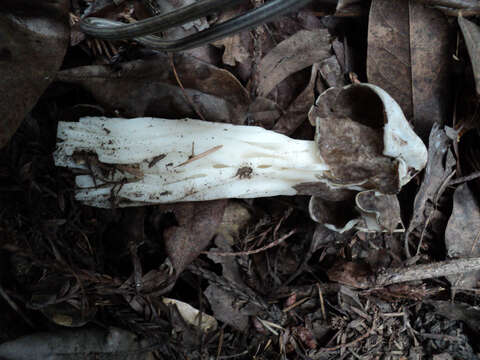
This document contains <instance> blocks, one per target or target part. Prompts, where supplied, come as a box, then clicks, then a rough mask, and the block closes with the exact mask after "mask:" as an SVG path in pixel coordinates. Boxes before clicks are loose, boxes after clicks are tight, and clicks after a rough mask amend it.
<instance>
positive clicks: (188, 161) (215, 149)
mask: <svg viewBox="0 0 480 360" xmlns="http://www.w3.org/2000/svg"><path fill="white" fill-rule="evenodd" d="M222 147H223V145H218V146H215V147H213V148H211V149H209V150H207V151H204V152H203V153H200V154H198V155H195V156H192V157H191V158H190V159H188V160H187V161H184V162H183V163H181V164H180V165H177V166H175V167H176V168H178V167H180V166H183V165H187V164H190V163H191V162H194V161H195V160H199V159H201V158H204V157H205V156H207V155H210V154H211V153H214V152H215V151H218V150H220V149H221V148H222Z"/></svg>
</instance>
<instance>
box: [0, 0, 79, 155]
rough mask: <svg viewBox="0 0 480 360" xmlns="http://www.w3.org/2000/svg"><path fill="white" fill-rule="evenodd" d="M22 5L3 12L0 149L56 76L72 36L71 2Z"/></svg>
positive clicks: (0, 26) (0, 19)
mask: <svg viewBox="0 0 480 360" xmlns="http://www.w3.org/2000/svg"><path fill="white" fill-rule="evenodd" d="M19 7H20V8H21V11H19V12H18V13H17V12H16V11H15V8H14V7H11V11H12V12H11V11H10V10H7V11H2V12H0V79H1V82H2V86H1V93H0V128H1V131H0V148H1V147H3V146H5V145H6V144H7V142H8V140H9V139H10V137H11V136H12V135H13V134H14V133H15V131H16V130H17V128H18V127H19V126H20V123H21V122H22V120H23V119H24V117H25V116H26V115H27V113H28V112H29V111H30V110H31V109H32V108H33V106H34V105H35V104H36V102H37V100H38V98H39V97H40V95H42V93H43V92H44V91H45V89H46V88H47V86H48V85H49V84H50V83H51V82H52V80H53V79H54V77H55V73H56V72H57V71H58V69H59V68H60V66H61V64H62V62H63V57H64V55H65V52H66V50H67V46H68V42H69V39H70V27H69V24H68V10H69V7H70V1H68V0H54V1H48V2H38V3H37V4H36V5H35V6H33V7H32V8H31V9H30V8H29V5H25V4H24V5H23V8H22V6H21V4H20V6H19ZM29 9H30V10H31V11H30V10H29Z"/></svg>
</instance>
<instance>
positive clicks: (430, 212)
mask: <svg viewBox="0 0 480 360" xmlns="http://www.w3.org/2000/svg"><path fill="white" fill-rule="evenodd" d="M429 144H430V146H429V149H428V162H427V167H426V169H425V175H424V177H423V181H422V185H421V186H420V189H419V190H418V192H417V195H416V196H415V201H414V203H413V215H412V219H411V221H410V224H409V226H408V229H407V231H406V233H405V251H406V252H407V255H409V256H410V250H409V247H408V241H409V237H410V235H411V233H412V232H413V231H414V230H415V229H417V230H419V231H420V233H421V234H423V232H424V231H425V229H426V227H427V226H429V224H430V222H431V220H432V218H433V217H434V216H435V211H436V204H437V201H438V199H439V198H440V196H441V195H442V194H443V192H444V191H445V189H446V187H447V183H448V180H449V179H450V178H451V177H452V176H453V175H454V172H455V170H454V167H455V163H456V162H455V158H454V156H453V153H452V151H451V150H450V146H451V139H450V138H449V137H448V136H447V134H446V132H445V130H444V129H442V128H441V127H440V126H439V125H437V124H435V125H434V126H433V128H432V131H431V133H430V140H429ZM421 237H422V235H420V241H421Z"/></svg>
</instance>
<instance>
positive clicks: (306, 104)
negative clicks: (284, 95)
mask: <svg viewBox="0 0 480 360" xmlns="http://www.w3.org/2000/svg"><path fill="white" fill-rule="evenodd" d="M318 70H319V66H318V64H313V66H312V74H311V76H310V81H309V82H308V84H307V86H306V88H305V89H304V90H303V91H302V92H301V94H300V95H298V96H297V98H296V99H295V100H294V101H293V102H292V103H291V104H290V106H289V107H288V109H287V111H286V112H285V113H284V114H283V115H282V116H281V117H280V119H278V121H277V122H276V123H275V126H274V127H273V129H272V130H274V131H276V132H279V133H281V134H285V135H291V134H293V133H294V132H295V130H296V129H297V128H298V127H299V126H300V125H301V124H302V123H303V122H304V121H305V120H307V118H308V110H309V109H310V107H311V106H312V105H313V103H314V102H315V85H316V83H317V81H316V80H317V76H318ZM320 90H323V89H320ZM319 92H322V91H319Z"/></svg>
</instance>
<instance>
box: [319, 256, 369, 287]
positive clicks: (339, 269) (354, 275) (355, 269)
mask: <svg viewBox="0 0 480 360" xmlns="http://www.w3.org/2000/svg"><path fill="white" fill-rule="evenodd" d="M327 275H328V278H329V279H330V281H335V282H338V283H340V284H343V285H348V286H352V287H354V288H358V289H368V288H369V287H371V286H373V284H374V283H375V281H374V279H375V274H374V272H373V271H372V269H371V268H370V266H369V265H368V264H366V263H363V262H352V261H345V260H342V259H339V260H337V261H336V262H335V264H334V265H333V266H332V267H331V268H330V269H329V270H328V272H327Z"/></svg>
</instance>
